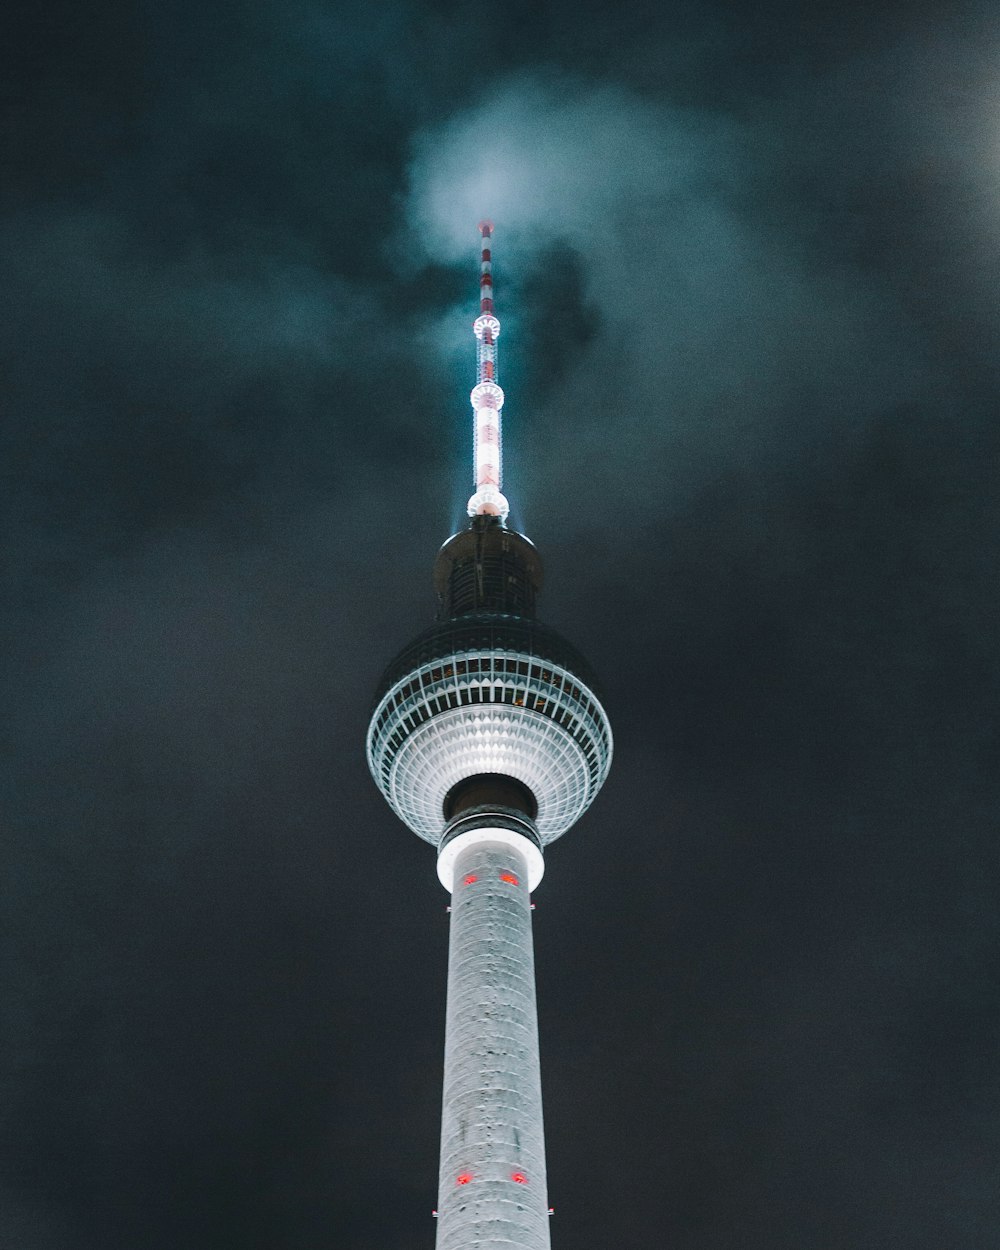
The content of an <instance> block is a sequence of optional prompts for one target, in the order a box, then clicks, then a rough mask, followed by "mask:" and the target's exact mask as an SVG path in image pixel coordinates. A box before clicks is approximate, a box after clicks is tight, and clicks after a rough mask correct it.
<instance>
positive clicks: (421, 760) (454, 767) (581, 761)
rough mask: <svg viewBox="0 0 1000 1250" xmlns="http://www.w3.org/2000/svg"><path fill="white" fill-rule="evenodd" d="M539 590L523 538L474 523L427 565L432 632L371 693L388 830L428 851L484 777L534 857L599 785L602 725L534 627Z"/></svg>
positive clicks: (585, 684) (562, 645)
mask: <svg viewBox="0 0 1000 1250" xmlns="http://www.w3.org/2000/svg"><path fill="white" fill-rule="evenodd" d="M541 579H542V566H541V560H540V558H539V556H538V553H537V551H536V550H535V548H534V546H533V545H532V544H531V543H530V542H529V541H528V539H526V538H525V537H524V536H523V535H521V534H518V533H516V532H514V531H511V530H508V529H506V528H505V527H504V525H503V523H502V522H501V521H500V520H499V518H496V517H493V516H490V515H480V516H477V517H475V518H474V519H473V521H472V523H471V525H470V528H469V529H467V530H463V531H462V532H460V533H459V534H456V535H454V536H453V537H452V538H450V539H449V540H448V542H446V543H445V544H444V546H443V547H442V549H441V551H440V553H439V555H438V558H437V562H436V566H435V583H436V586H437V589H438V594H439V596H440V599H441V613H440V616H439V620H438V623H437V624H436V625H434V626H433V627H432V628H430V629H428V630H426V631H425V632H424V633H422V634H420V635H419V636H418V637H417V638H416V639H415V640H414V641H413V642H412V643H410V645H409V646H408V647H406V648H405V649H404V650H403V651H402V652H401V653H400V655H398V656H397V657H396V659H395V660H394V661H393V662H392V663H391V664H390V665H389V667H388V669H387V670H386V672H385V674H384V676H383V678H382V681H381V683H380V685H379V690H378V694H377V695H376V699H375V709H374V712H373V714H372V719H371V724H370V726H369V730H368V743H367V753H368V764H369V767H370V769H371V772H372V776H373V777H374V779H375V782H376V784H377V785H378V787H379V789H380V790H381V791H382V793H383V795H384V796H385V798H386V800H387V801H388V803H389V805H390V806H391V807H392V808H393V810H394V811H395V812H396V814H397V815H398V816H399V818H400V819H401V820H402V821H403V822H404V823H405V824H406V825H408V826H409V827H410V828H411V829H412V830H413V832H414V833H416V834H418V835H419V836H420V837H422V838H424V839H426V841H428V842H432V843H434V844H435V845H438V844H439V843H440V842H441V839H442V836H443V834H444V833H445V830H446V826H447V825H448V822H449V820H450V819H451V818H452V817H453V816H454V814H455V811H456V810H461V807H462V806H464V804H462V802H461V796H462V793H463V788H465V789H466V790H467V791H468V793H469V794H472V793H473V792H474V786H473V783H475V782H477V781H479V783H480V790H479V792H480V793H481V794H482V793H484V791H483V790H482V785H483V784H484V783H483V782H482V781H481V779H483V778H484V777H488V778H491V779H493V780H494V781H495V782H497V783H499V779H500V778H509V779H511V780H512V781H513V782H515V783H518V784H519V786H520V787H521V791H520V794H521V798H522V800H526V802H525V801H522V802H520V803H513V804H501V806H514V807H515V808H518V809H520V810H522V811H523V810H525V808H527V809H528V812H529V814H530V815H531V816H532V817H533V819H534V822H535V825H536V828H537V833H538V839H539V841H540V843H541V845H542V846H545V845H547V844H548V843H549V842H552V841H553V840H554V839H556V838H558V837H559V836H560V835H561V834H563V833H565V832H566V830H567V829H569V828H570V826H571V825H573V824H574V823H575V821H576V820H577V819H578V818H579V817H580V815H581V814H582V813H583V812H584V811H585V810H586V809H587V807H589V805H590V803H591V802H592V800H593V798H594V796H595V795H596V794H597V792H598V790H599V789H600V788H601V786H602V784H603V783H604V779H605V777H606V776H607V772H608V769H609V767H610V764H611V752H612V737H611V727H610V724H609V722H608V717H607V715H606V713H605V711H604V708H603V707H602V705H601V702H600V698H599V696H598V694H597V691H596V683H595V680H594V678H593V676H592V674H591V671H590V667H589V665H588V664H587V663H586V661H585V660H583V658H582V657H581V656H580V655H579V654H578V652H577V651H576V650H575V649H574V648H573V647H571V646H570V644H569V643H568V642H566V641H565V639H563V638H562V637H561V636H560V635H559V634H557V633H556V632H555V630H553V629H550V628H549V627H548V626H546V625H543V624H542V623H541V622H540V621H538V620H536V619H534V600H535V595H536V593H537V591H538V589H539V588H540V586H541ZM525 792H526V794H525ZM496 793H497V794H499V793H500V792H499V791H496ZM501 797H502V796H501ZM487 801H489V800H487ZM493 801H497V799H496V798H495V797H494V800H493Z"/></svg>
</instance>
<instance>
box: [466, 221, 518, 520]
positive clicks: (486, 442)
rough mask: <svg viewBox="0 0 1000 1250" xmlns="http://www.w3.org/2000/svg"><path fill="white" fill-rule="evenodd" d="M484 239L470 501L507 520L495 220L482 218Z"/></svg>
mask: <svg viewBox="0 0 1000 1250" xmlns="http://www.w3.org/2000/svg"><path fill="white" fill-rule="evenodd" d="M479 234H480V237H481V239H482V252H481V257H480V274H479V316H478V317H477V318H476V319H475V321H474V322H473V323H472V332H473V334H475V336H476V385H475V386H474V387H473V388H472V394H471V395H470V396H469V398H470V399H471V401H472V410H473V414H474V416H473V422H474V424H473V431H474V434H473V440H474V441H473V467H474V474H475V483H476V491H475V494H474V495H473V496H472V498H471V499H470V500H469V509H468V510H469V516H498V517H499V518H500V520H501V521H505V520H506V519H507V513H508V512H509V511H510V504H509V503H508V502H507V500H506V499H505V498H504V496H503V494H502V492H501V490H500V487H501V485H502V482H503V459H502V456H503V449H502V446H501V441H500V412H501V409H502V408H503V391H502V390H501V389H500V384H499V383H498V382H497V339H498V338H499V337H500V322H499V321H498V320H497V319H496V317H495V315H494V313H493V254H492V249H491V244H492V241H493V223H492V222H491V221H481V222H480V223H479Z"/></svg>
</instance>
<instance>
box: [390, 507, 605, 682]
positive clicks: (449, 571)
mask: <svg viewBox="0 0 1000 1250" xmlns="http://www.w3.org/2000/svg"><path fill="white" fill-rule="evenodd" d="M542 576H543V575H542V558H541V556H540V555H539V554H538V551H537V549H536V547H535V545H534V543H532V542H531V541H530V540H529V539H527V538H525V536H524V535H523V534H519V533H518V532H517V531H516V530H509V529H507V527H506V526H505V525H504V523H503V522H502V521H501V520H500V519H499V517H493V516H476V517H473V518H472V520H471V521H470V522H469V525H468V528H467V529H464V530H460V531H459V533H457V534H453V535H452V536H451V538H449V539H448V541H447V542H446V543H444V544H443V546H442V547H441V550H440V551H439V552H438V555H437V559H436V560H435V561H434V589H435V590H436V591H437V595H438V600H439V602H440V609H439V611H438V623H437V624H436V625H432V626H431V627H430V629H426V630H424V632H423V633H422V634H419V635H418V636H417V637H416V638H415V639H414V640H413V642H411V643H410V645H409V646H408V647H406V648H405V649H404V650H403V651H402V652H401V653H400V654H399V655H398V656H397V657H396V658H395V659H394V660H393V662H392V663H391V664H390V665H389V667H388V668H387V669H386V671H385V673H384V674H383V675H382V680H381V681H380V682H379V685H378V693H377V694H376V696H375V705H377V704H378V702H379V700H380V699H381V698H382V696H383V695H384V694H385V693H386V692H387V691H388V690H389V689H390V688H391V687H392V686H393V685H394V684H395V683H396V682H397V681H399V680H400V679H401V678H402V677H405V676H406V674H407V673H409V672H411V671H412V670H413V669H415V668H419V667H420V666H421V665H422V664H427V663H430V662H431V661H432V660H436V659H438V658H439V657H443V656H451V655H455V654H456V653H460V652H463V651H516V652H519V653H522V654H528V655H534V656H537V657H538V658H539V659H540V660H548V661H549V662H550V663H552V664H558V665H560V666H561V667H563V668H566V669H569V671H570V672H572V673H573V674H575V676H576V677H577V679H578V680H579V681H581V682H583V684H584V685H586V686H589V687H590V689H591V690H592V691H593V692H594V693H595V694H596V695H597V696H598V698H600V695H599V692H598V689H597V684H596V681H595V678H594V674H593V672H592V670H591V667H590V665H589V664H588V663H587V661H586V660H585V659H584V658H583V656H582V655H580V653H579V652H578V651H577V650H576V649H575V648H574V647H571V646H570V644H569V643H568V642H567V641H566V640H565V638H563V637H562V636H561V635H560V634H557V633H556V631H555V630H554V629H550V628H549V626H548V625H543V624H542V622H541V621H539V620H536V619H535V600H536V598H537V596H538V592H539V591H540V590H541V588H542Z"/></svg>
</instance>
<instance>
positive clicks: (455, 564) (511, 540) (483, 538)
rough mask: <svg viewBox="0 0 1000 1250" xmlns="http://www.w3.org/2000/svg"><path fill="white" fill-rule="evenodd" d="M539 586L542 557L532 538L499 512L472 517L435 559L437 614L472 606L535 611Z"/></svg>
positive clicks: (527, 613) (520, 612)
mask: <svg viewBox="0 0 1000 1250" xmlns="http://www.w3.org/2000/svg"><path fill="white" fill-rule="evenodd" d="M541 588H542V558H541V556H540V555H539V554H538V551H537V550H536V548H535V545H534V543H532V542H530V541H529V540H528V539H527V538H525V536H524V535H523V534H519V533H518V532H517V531H516V530H509V529H507V527H506V526H505V525H504V523H503V522H502V521H501V520H500V518H499V517H493V516H476V517H473V518H472V520H471V521H470V523H469V526H468V528H467V529H464V530H460V531H459V533H457V534H453V535H452V536H451V538H449V539H448V541H447V542H446V543H445V544H444V545H443V546H442V548H441V550H440V551H439V552H438V555H437V559H436V560H435V561H434V589H435V590H436V591H437V595H438V599H439V601H440V604H441V607H440V611H439V612H438V620H442V621H443V620H447V619H448V618H450V617H453V616H465V615H467V614H469V613H473V612H501V613H504V614H507V615H511V616H531V617H533V616H534V615H535V600H536V599H537V597H538V592H539V591H540V590H541Z"/></svg>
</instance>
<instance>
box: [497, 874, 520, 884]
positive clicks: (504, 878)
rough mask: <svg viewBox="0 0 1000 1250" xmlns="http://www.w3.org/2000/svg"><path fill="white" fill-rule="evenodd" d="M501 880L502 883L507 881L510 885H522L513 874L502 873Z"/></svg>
mask: <svg viewBox="0 0 1000 1250" xmlns="http://www.w3.org/2000/svg"><path fill="white" fill-rule="evenodd" d="M500 880H501V881H506V882H507V884H508V885H519V884H520V882H519V881H518V879H517V877H515V876H514V874H513V873H512V872H502V873H501V874H500Z"/></svg>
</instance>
